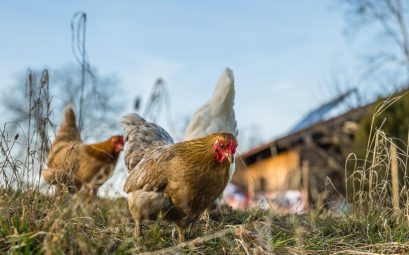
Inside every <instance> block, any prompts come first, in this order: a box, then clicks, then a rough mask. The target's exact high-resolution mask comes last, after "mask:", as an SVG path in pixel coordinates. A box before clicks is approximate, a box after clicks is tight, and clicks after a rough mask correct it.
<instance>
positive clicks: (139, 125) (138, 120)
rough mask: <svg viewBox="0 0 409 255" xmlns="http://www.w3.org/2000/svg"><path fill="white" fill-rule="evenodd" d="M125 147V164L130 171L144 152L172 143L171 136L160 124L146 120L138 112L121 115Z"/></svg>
mask: <svg viewBox="0 0 409 255" xmlns="http://www.w3.org/2000/svg"><path fill="white" fill-rule="evenodd" d="M121 124H122V126H123V127H124V139H125V142H126V143H127V146H126V149H125V165H126V167H127V168H128V171H131V170H132V169H133V168H134V167H135V166H136V165H137V164H138V163H139V161H141V159H142V158H143V156H144V155H145V153H146V152H148V151H150V150H152V149H154V148H155V147H157V146H160V145H166V144H173V139H172V137H171V136H170V135H169V134H168V132H166V131H165V130H164V129H163V128H161V127H160V126H158V125H156V124H154V123H150V122H148V121H146V120H145V119H144V118H142V117H141V116H139V115H138V114H128V115H125V116H124V117H122V120H121Z"/></svg>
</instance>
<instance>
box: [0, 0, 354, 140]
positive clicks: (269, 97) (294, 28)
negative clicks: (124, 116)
mask: <svg viewBox="0 0 409 255" xmlns="http://www.w3.org/2000/svg"><path fill="white" fill-rule="evenodd" d="M77 11H84V12H86V13H87V15H88V23H87V50H88V55H89V58H90V61H91V63H92V65H93V66H95V67H96V68H97V69H98V70H99V71H100V73H102V74H106V75H109V74H116V75H117V76H118V77H119V78H120V81H121V83H120V84H121V86H122V91H123V93H124V95H123V99H124V101H128V102H129V103H128V105H129V107H131V106H132V104H133V99H134V96H136V95H137V94H144V95H146V94H147V93H149V91H150V89H151V86H152V84H153V83H154V81H155V80H156V78H158V77H162V78H164V80H165V82H166V84H167V85H168V88H169V89H170V94H171V100H172V116H173V117H174V118H175V119H178V118H183V117H188V116H190V115H191V114H192V113H193V112H194V111H195V110H196V109H197V108H198V107H199V106H200V105H202V104H203V103H204V102H206V101H207V100H208V98H209V96H210V95H211V93H212V91H213V87H214V85H215V84H216V82H217V80H218V78H219V76H220V74H221V72H222V71H223V69H224V68H225V67H226V66H228V67H230V68H231V69H232V70H233V71H234V74H235V80H236V108H235V109H236V115H237V121H238V124H239V128H246V127H247V128H249V127H252V126H257V127H259V129H258V130H259V131H258V132H259V134H260V136H259V137H260V139H261V140H262V141H267V140H268V139H269V138H271V137H274V136H277V135H279V134H282V133H284V132H285V131H286V130H288V129H289V128H290V127H291V126H292V125H294V124H295V122H297V121H298V120H299V119H300V118H301V117H302V116H303V115H304V114H305V113H307V112H308V111H309V110H310V109H312V108H314V107H316V106H318V105H320V104H321V103H323V102H325V101H327V100H328V99H330V98H331V97H332V96H334V93H333V91H332V90H331V88H330V87H329V86H328V83H329V81H330V79H329V78H330V76H331V75H332V74H333V73H337V74H351V73H352V74H353V73H354V70H356V68H357V66H358V64H357V63H358V61H357V52H356V50H354V48H353V47H352V46H351V42H350V41H349V40H348V39H347V38H345V37H344V34H343V31H344V29H345V27H346V24H345V22H344V14H343V12H342V10H341V9H340V6H339V5H338V4H337V1H328V0H309V1H295V0H289V1H258V0H257V1H233V0H229V1H201V2H199V1H156V0H153V1H51V0H50V1H30V2H29V1H26V2H25V3H24V4H23V3H22V2H21V1H5V2H2V4H1V5H0V33H1V35H2V36H1V40H0V81H1V83H0V91H1V90H6V89H7V87H8V85H9V84H12V83H13V82H15V80H14V79H15V77H16V75H18V74H21V73H22V72H24V71H25V69H26V68H27V67H31V68H43V67H47V68H50V69H52V68H59V67H62V66H64V65H66V64H67V63H70V62H74V58H73V55H72V52H71V33H70V21H71V18H72V15H73V14H74V13H75V12H77ZM129 109H130V108H129ZM119 117H120V116H118V119H119Z"/></svg>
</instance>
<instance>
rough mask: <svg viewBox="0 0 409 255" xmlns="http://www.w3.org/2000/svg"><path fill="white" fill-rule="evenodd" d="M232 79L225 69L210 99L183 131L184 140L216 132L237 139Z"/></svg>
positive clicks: (229, 72)
mask: <svg viewBox="0 0 409 255" xmlns="http://www.w3.org/2000/svg"><path fill="white" fill-rule="evenodd" d="M234 94H235V92H234V77H233V72H232V71H231V70H230V69H229V68H226V69H225V70H224V72H223V73H222V75H221V77H220V79H219V82H218V84H217V86H216V88H215V90H214V92H213V95H212V98H211V99H210V100H209V101H208V102H207V103H206V104H205V105H203V106H202V107H201V108H199V110H197V111H196V113H195V114H194V115H193V118H192V120H191V121H190V123H189V125H188V126H187V128H186V131H185V137H184V140H191V139H195V138H200V137H203V136H206V135H209V134H212V133H216V132H229V133H232V134H234V135H235V136H236V137H237V133H238V131H237V122H236V118H235V113H234V109H233V106H234Z"/></svg>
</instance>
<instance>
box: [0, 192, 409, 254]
mask: <svg viewBox="0 0 409 255" xmlns="http://www.w3.org/2000/svg"><path fill="white" fill-rule="evenodd" d="M175 236H176V234H175V231H174V227H173V225H171V224H168V223H166V222H161V221H157V222H150V223H147V224H146V225H145V226H144V227H143V237H142V238H141V239H140V240H137V239H136V238H135V236H134V222H133V220H132V218H131V215H130V213H129V212H128V207H127V203H126V200H125V199H123V198H119V199H114V200H111V199H96V200H94V201H84V200H82V199H80V198H77V197H71V196H68V195H67V196H63V197H51V196H46V195H43V194H41V193H38V192H36V191H26V192H23V193H19V192H13V191H10V190H1V196H0V253H6V254H7V253H9V254H44V253H46V254H135V253H142V252H149V251H150V252H154V253H156V252H158V250H163V249H169V250H168V251H169V253H175V252H178V251H179V252H182V253H185V254H246V253H248V254H263V253H271V254H333V253H335V254H351V253H355V254H365V253H364V252H366V253H367V254H368V253H375V254H376V253H383V254H396V253H398V254H407V253H409V231H408V223H407V220H406V219H405V217H404V216H399V215H397V214H396V213H390V214H387V213H385V212H383V214H379V213H375V212H374V213H372V214H371V213H370V214H368V215H363V214H356V213H354V214H349V215H345V214H335V213H333V212H330V211H328V212H325V213H321V214H320V215H317V214H315V213H314V212H311V213H309V214H305V215H281V216H280V215H275V214H274V213H272V212H270V211H255V210H247V211H242V212H239V211H231V210H228V209H226V208H222V209H220V210H218V211H215V212H213V213H211V215H210V220H209V223H208V225H206V222H205V221H204V220H200V221H198V222H196V223H195V224H193V225H192V226H191V227H190V228H189V229H188V230H187V240H188V242H187V243H186V245H185V246H183V247H179V248H178V247H177V245H178V242H177V241H176V238H175ZM192 240H193V241H192ZM165 251H166V250H165ZM154 253H152V254H154Z"/></svg>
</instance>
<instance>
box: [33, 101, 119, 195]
mask: <svg viewBox="0 0 409 255" xmlns="http://www.w3.org/2000/svg"><path fill="white" fill-rule="evenodd" d="M123 145H124V141H123V137H122V136H120V135H117V136H112V137H110V138H109V139H108V140H105V141H103V142H100V143H95V144H84V143H82V141H81V138H80V131H79V129H78V128H77V126H76V124H75V113H74V110H73V107H72V106H71V105H68V106H67V107H66V108H65V110H64V118H63V121H62V123H61V126H60V129H59V130H58V132H57V135H56V138H55V140H54V142H53V143H52V145H51V150H50V154H49V156H48V169H43V170H42V172H41V175H42V176H43V178H44V180H45V181H46V182H47V183H49V184H52V185H56V186H57V190H61V189H62V188H63V187H66V188H67V189H68V191H69V192H71V193H73V192H76V191H78V190H80V189H81V188H84V189H86V191H87V192H89V193H90V194H93V195H96V194H97V192H98V188H99V187H100V186H101V185H102V184H104V183H105V182H106V181H107V180H108V179H109V178H110V177H111V176H112V174H113V171H114V169H115V165H116V162H117V160H118V156H119V153H120V152H121V150H122V149H123Z"/></svg>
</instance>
